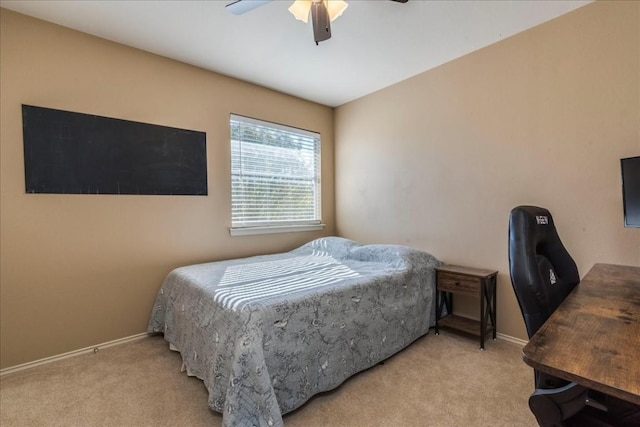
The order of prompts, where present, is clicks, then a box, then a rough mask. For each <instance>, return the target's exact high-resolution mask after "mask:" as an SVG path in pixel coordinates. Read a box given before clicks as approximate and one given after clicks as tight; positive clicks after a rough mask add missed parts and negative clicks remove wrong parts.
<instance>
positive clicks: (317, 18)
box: [225, 0, 409, 45]
mask: <svg viewBox="0 0 640 427" xmlns="http://www.w3.org/2000/svg"><path fill="white" fill-rule="evenodd" d="M270 1H271V0H235V1H233V2H231V3H229V4H227V5H226V6H225V7H226V8H227V10H229V12H231V13H233V14H234V15H242V14H243V13H245V12H249V11H250V10H253V9H256V8H258V7H260V6H262V5H264V4H266V3H269V2H270ZM391 1H394V2H396V3H406V2H408V1H409V0H391ZM347 6H349V4H347V2H346V1H343V0H295V1H294V2H293V4H292V5H291V6H290V7H289V12H291V13H292V14H293V16H295V17H296V19H298V20H300V21H303V22H304V23H305V24H306V23H307V22H309V13H311V23H312V25H313V39H314V41H315V42H316V45H317V44H318V43H319V42H321V41H325V40H328V39H330V38H331V22H332V21H333V20H335V19H336V18H337V17H339V16H340V15H342V12H344V10H345V9H346V8H347Z"/></svg>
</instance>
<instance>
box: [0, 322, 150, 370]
mask: <svg viewBox="0 0 640 427" xmlns="http://www.w3.org/2000/svg"><path fill="white" fill-rule="evenodd" d="M148 336H149V334H147V333H146V332H143V333H141V334H136V335H131V336H129V337H124V338H119V339H117V340H113V341H107V342H104V343H102V344H96V345H92V346H90V347H85V348H81V349H79V350H73V351H70V352H68V353H63V354H58V355H56V356H51V357H45V358H44V359H39V360H34V361H33V362H27V363H23V364H21V365H16V366H10V367H8V368H4V369H0V377H3V376H5V375H8V374H12V373H14V372H18V371H22V370H25V369H29V368H33V367H36V366H40V365H45V364H47V363H52V362H57V361H58V360H63V359H67V358H69V357H74V356H79V355H81V354H87V353H94V352H96V351H98V350H100V349H103V348H107V347H113V346H116V345H120V344H125V343H128V342H131V341H136V340H140V339H142V338H146V337H148Z"/></svg>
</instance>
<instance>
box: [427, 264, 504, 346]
mask: <svg viewBox="0 0 640 427" xmlns="http://www.w3.org/2000/svg"><path fill="white" fill-rule="evenodd" d="M497 276H498V272H497V271H495V270H484V269H479V268H470V267H462V266H459V265H442V266H440V267H437V268H436V327H435V330H436V334H438V333H439V332H440V331H439V328H440V327H447V328H452V329H457V330H459V331H463V332H466V333H470V334H473V335H476V336H479V337H480V349H482V350H484V338H485V336H486V334H487V333H488V332H489V331H493V339H496V278H497ZM453 294H460V295H468V296H472V297H476V298H479V299H480V320H479V321H478V320H474V319H469V318H467V317H463V316H458V315H455V314H453ZM444 308H446V310H447V311H446V314H445V315H444V316H443V315H442V310H443V309H444Z"/></svg>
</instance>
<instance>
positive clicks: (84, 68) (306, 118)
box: [0, 9, 334, 368]
mask: <svg viewBox="0 0 640 427" xmlns="http://www.w3.org/2000/svg"><path fill="white" fill-rule="evenodd" d="M0 15H1V24H0V28H1V33H0V43H1V46H0V55H1V56H0V67H1V68H0V73H1V74H0V75H1V80H0V84H1V86H0V96H1V98H0V123H1V131H0V143H1V145H0V148H1V151H0V155H1V175H0V178H1V181H0V184H1V187H0V188H1V197H2V198H1V224H0V225H1V240H0V243H1V248H0V249H1V270H2V271H1V282H0V286H1V287H0V290H1V295H0V299H1V308H0V313H1V335H0V338H1V344H0V348H1V357H0V358H1V366H2V367H3V368H4V367H8V366H14V365H17V364H20V363H24V362H28V361H33V360H37V359H41V358H44V357H47V356H51V355H56V354H61V353H64V352H67V351H72V350H76V349H79V348H84V347H87V346H91V345H95V344H98V343H102V342H106V341H110V340H114V339H118V338H122V337H126V336H131V335H134V334H138V333H141V332H144V331H145V329H146V323H147V319H148V316H149V313H150V309H151V306H152V304H153V300H154V297H155V293H156V292H157V290H158V288H159V287H160V285H161V282H162V279H163V277H164V276H165V275H166V274H167V273H168V272H169V271H170V270H171V269H172V268H174V267H176V266H179V265H184V264H188V263H195V262H201V261H208V260H218V259H224V258H231V257H237V256H243V255H250V254H256V253H268V252H277V251H281V250H288V249H291V248H293V247H296V246H298V245H300V244H302V243H303V242H306V241H308V240H310V239H312V238H315V237H319V236H320V235H327V234H333V233H334V203H333V201H334V194H333V188H334V184H333V176H334V171H333V157H334V156H333V110H332V109H331V108H328V107H324V106H320V105H317V104H313V103H310V102H306V101H302V100H300V99H296V98H293V97H290V96H286V95H283V94H279V93H276V92H273V91H270V90H267V89H264V88H260V87H257V86H253V85H250V84H247V83H244V82H240V81H238V80H234V79H231V78H228V77H224V76H221V75H218V74H215V73H211V72H208V71H204V70H202V69H198V68H195V67H191V66H188V65H185V64H181V63H178V62H175V61H171V60H168V59H165V58H162V57H159V56H155V55H151V54H148V53H145V52H142V51H139V50H135V49H131V48H128V47H124V46H122V45H118V44H115V43H111V42H108V41H105V40H101V39H98V38H95V37H91V36H88V35H85V34H82V33H79V32H75V31H71V30H68V29H65V28H63V27H59V26H56V25H52V24H49V23H45V22H43V21H39V20H35V19H32V18H28V17H26V16H24V15H20V14H16V13H14V12H11V11H8V10H5V9H1V13H0ZM23 103H24V104H30V105H37V106H43V107H49V108H57V109H63V110H70V111H77V112H83V113H89V114H97V115H102V116H107V117H114V118H120V119H128V120H134V121H140V122H147V123H154V124H160V125H165V126H173V127H178V128H185V129H193V130H200V131H204V132H206V133H207V157H208V158H207V166H208V180H209V182H208V184H209V195H208V196H206V197H197V196H194V197H190V196H109V195H100V196H98V195H53V194H51V195H45V194H25V184H24V163H23V153H22V118H21V104H23ZM231 112H233V113H238V114H242V115H247V116H251V117H257V118H260V119H265V120H270V121H275V122H280V123H285V124H288V125H292V126H296V127H300V128H304V129H310V130H313V131H318V132H320V133H321V135H322V143H323V145H322V155H323V158H322V168H323V169H322V174H323V175H322V176H323V181H322V189H323V213H322V214H323V219H324V222H325V223H326V224H327V227H326V229H325V230H324V232H323V233H287V234H280V235H275V234H272V235H267V236H257V237H233V238H232V237H230V236H229V232H228V227H229V225H230V209H231V208H230V186H231V184H230V178H229V173H230V160H229V130H228V129H229V124H228V121H229V113H231Z"/></svg>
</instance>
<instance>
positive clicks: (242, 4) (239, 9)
mask: <svg viewBox="0 0 640 427" xmlns="http://www.w3.org/2000/svg"><path fill="white" fill-rule="evenodd" d="M270 1H271V0H236V1H234V2H232V3H229V4H228V5H226V6H225V9H227V10H228V11H229V12H231V13H233V14H234V15H242V14H243V13H245V12H249V11H251V10H253V9H257V8H259V7H260V6H264V5H265V4H267V3H269V2H270Z"/></svg>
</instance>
